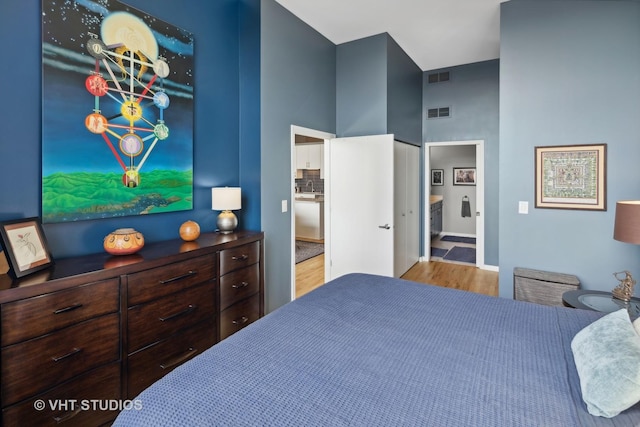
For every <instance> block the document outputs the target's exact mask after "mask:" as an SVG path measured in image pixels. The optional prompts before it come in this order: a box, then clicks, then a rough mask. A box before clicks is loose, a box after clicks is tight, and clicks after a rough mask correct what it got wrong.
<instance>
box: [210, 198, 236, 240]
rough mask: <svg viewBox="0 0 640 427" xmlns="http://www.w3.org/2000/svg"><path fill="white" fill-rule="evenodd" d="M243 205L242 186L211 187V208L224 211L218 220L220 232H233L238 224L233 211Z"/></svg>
mask: <svg viewBox="0 0 640 427" xmlns="http://www.w3.org/2000/svg"><path fill="white" fill-rule="evenodd" d="M241 207H242V198H241V190H240V187H214V188H212V189H211V209H212V210H214V211H222V212H220V215H218V220H217V222H216V224H217V225H218V231H219V232H220V233H222V234H229V233H233V230H235V229H236V227H237V226H238V218H237V217H236V216H235V214H234V213H233V212H231V211H233V210H238V209H240V208H241Z"/></svg>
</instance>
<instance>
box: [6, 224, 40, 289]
mask: <svg viewBox="0 0 640 427" xmlns="http://www.w3.org/2000/svg"><path fill="white" fill-rule="evenodd" d="M0 237H1V240H2V247H3V248H4V253H5V255H6V258H7V263H8V264H9V272H8V273H9V275H10V276H12V277H14V278H20V277H23V276H26V275H28V274H31V273H34V272H36V271H40V270H44V269H45V268H48V267H50V266H51V265H53V257H52V256H51V252H50V251H49V246H48V245H47V239H46V237H45V235H44V231H42V225H41V224H40V219H39V218H37V217H33V218H24V219H17V220H12V221H5V222H2V223H1V224H0Z"/></svg>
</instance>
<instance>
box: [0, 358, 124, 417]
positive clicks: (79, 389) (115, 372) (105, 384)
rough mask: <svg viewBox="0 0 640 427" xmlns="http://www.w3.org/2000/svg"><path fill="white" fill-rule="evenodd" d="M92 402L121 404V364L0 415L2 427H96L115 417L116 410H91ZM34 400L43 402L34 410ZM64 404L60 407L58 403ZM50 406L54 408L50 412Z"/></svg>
mask: <svg viewBox="0 0 640 427" xmlns="http://www.w3.org/2000/svg"><path fill="white" fill-rule="evenodd" d="M92 399H95V400H100V401H102V402H105V401H108V400H116V401H120V363H112V364H110V365H107V366H103V367H100V368H98V369H95V370H93V371H90V372H87V373H86V374H83V375H81V376H79V377H78V378H76V379H74V380H72V381H70V382H67V383H65V384H63V385H60V386H58V387H55V388H53V389H51V390H49V391H48V392H46V393H43V394H40V395H38V396H35V397H33V398H31V399H29V400H25V401H24V402H22V403H19V404H16V405H14V406H10V407H8V408H5V409H4V410H3V411H2V425H3V426H4V427H21V426H56V425H60V424H63V425H64V426H79V427H84V426H99V425H103V424H105V423H107V422H109V421H111V420H113V419H115V418H116V416H117V415H118V411H117V410H113V411H109V410H105V411H101V410H99V407H98V410H93V406H92V405H93V404H92V403H91V402H87V401H90V400H92ZM36 400H42V401H44V402H45V407H44V409H42V410H36V409H35V406H34V405H36V403H35V402H36ZM61 402H64V403H63V405H62V406H58V404H59V403H61ZM53 405H56V406H55V407H53V408H52V406H53Z"/></svg>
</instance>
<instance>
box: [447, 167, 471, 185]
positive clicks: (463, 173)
mask: <svg viewBox="0 0 640 427" xmlns="http://www.w3.org/2000/svg"><path fill="white" fill-rule="evenodd" d="M453 185H476V168H453Z"/></svg>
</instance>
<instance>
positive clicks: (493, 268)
mask: <svg viewBox="0 0 640 427" xmlns="http://www.w3.org/2000/svg"><path fill="white" fill-rule="evenodd" d="M480 269H481V270H488V271H495V272H499V271H500V268H499V267H498V266H497V265H487V264H485V265H483V266H482V267H480Z"/></svg>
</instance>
